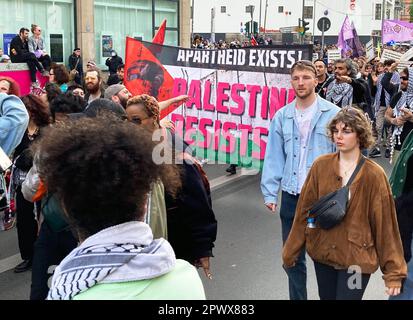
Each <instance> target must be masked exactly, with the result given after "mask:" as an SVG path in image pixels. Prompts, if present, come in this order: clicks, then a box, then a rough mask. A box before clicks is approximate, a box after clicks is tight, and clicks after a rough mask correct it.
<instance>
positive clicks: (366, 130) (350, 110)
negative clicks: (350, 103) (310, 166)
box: [328, 107, 374, 150]
mask: <svg viewBox="0 0 413 320" xmlns="http://www.w3.org/2000/svg"><path fill="white" fill-rule="evenodd" d="M340 122H341V123H343V124H344V125H345V126H346V127H347V128H351V129H352V130H353V131H354V132H355V133H356V134H357V138H358V139H359V147H360V150H363V149H367V148H369V147H371V146H372V145H373V144H374V138H373V133H372V127H371V123H370V120H369V119H368V118H367V117H366V115H365V114H364V112H363V111H361V110H360V109H358V108H354V107H344V108H342V109H341V110H340V111H339V112H338V113H337V114H336V116H335V117H334V118H333V120H331V122H330V124H329V125H328V135H329V137H330V139H331V141H332V142H333V143H334V137H333V134H334V131H335V130H336V125H337V124H338V123H340Z"/></svg>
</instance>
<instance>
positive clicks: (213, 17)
mask: <svg viewBox="0 0 413 320" xmlns="http://www.w3.org/2000/svg"><path fill="white" fill-rule="evenodd" d="M211 42H212V43H214V42H215V7H213V8H211Z"/></svg>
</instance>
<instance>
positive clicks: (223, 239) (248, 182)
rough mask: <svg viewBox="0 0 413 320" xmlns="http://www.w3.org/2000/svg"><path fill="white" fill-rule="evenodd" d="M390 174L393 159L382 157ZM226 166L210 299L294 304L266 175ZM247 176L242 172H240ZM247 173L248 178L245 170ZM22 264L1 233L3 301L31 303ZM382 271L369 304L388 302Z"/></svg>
mask: <svg viewBox="0 0 413 320" xmlns="http://www.w3.org/2000/svg"><path fill="white" fill-rule="evenodd" d="M377 162H378V163H380V164H381V165H382V166H383V167H384V169H385V170H386V173H387V174H388V175H389V173H390V165H389V163H388V160H387V159H384V158H383V159H382V158H379V159H378V161H377ZM225 168H226V165H207V166H206V171H207V173H208V176H209V178H210V181H211V185H212V187H213V202H214V210H215V214H216V218H217V220H218V236H217V241H216V247H215V250H214V255H215V257H214V258H213V259H212V273H213V279H212V280H208V279H206V277H205V276H204V274H203V273H201V272H200V275H201V278H202V281H203V283H204V286H205V291H206V295H207V298H208V299H216V300H220V299H225V300H238V299H245V300H254V299H263V300H280V299H284V300H285V299H288V286H287V277H286V275H285V272H284V270H283V269H282V266H281V247H282V242H281V224H280V218H279V215H278V213H277V214H275V215H271V214H270V213H269V211H268V210H267V209H266V208H265V207H264V205H263V201H262V197H261V192H260V188H259V184H260V175H249V174H247V175H242V176H241V175H239V174H238V175H237V176H232V177H227V176H224V177H222V176H223V175H224V174H225ZM239 171H241V170H239ZM241 172H243V173H247V171H245V170H242V171H241ZM18 262H20V257H19V255H18V246H17V235H16V229H13V230H11V231H7V232H1V233H0V300H3V299H28V298H29V288H30V272H25V273H20V274H15V273H13V270H12V268H13V267H14V266H15V265H16V264H17V263H18ZM308 267H309V273H308V297H309V299H312V300H317V299H318V294H317V284H316V279H315V273H314V268H313V266H312V262H311V261H308ZM384 291H385V287H384V282H383V280H382V279H381V273H380V271H378V272H376V273H375V274H374V275H373V276H372V277H371V280H370V283H369V285H368V288H367V291H366V293H365V296H364V299H367V300H383V299H387V296H386V295H385V293H384Z"/></svg>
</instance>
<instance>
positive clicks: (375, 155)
mask: <svg viewBox="0 0 413 320" xmlns="http://www.w3.org/2000/svg"><path fill="white" fill-rule="evenodd" d="M369 157H370V158H378V157H381V152H380V149H378V148H374V149H373V150H372V151H371V152H370V154H369Z"/></svg>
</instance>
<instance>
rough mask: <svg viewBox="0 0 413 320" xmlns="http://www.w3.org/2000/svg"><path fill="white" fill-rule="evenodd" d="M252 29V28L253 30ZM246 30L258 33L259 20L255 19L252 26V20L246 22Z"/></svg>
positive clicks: (250, 32)
mask: <svg viewBox="0 0 413 320" xmlns="http://www.w3.org/2000/svg"><path fill="white" fill-rule="evenodd" d="M251 29H252V30H251ZM245 31H246V32H247V33H248V34H256V33H258V22H257V21H253V27H252V28H251V21H247V22H245Z"/></svg>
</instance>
